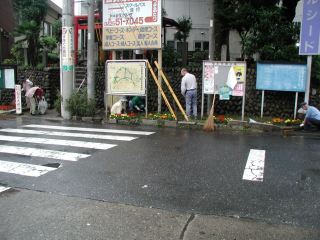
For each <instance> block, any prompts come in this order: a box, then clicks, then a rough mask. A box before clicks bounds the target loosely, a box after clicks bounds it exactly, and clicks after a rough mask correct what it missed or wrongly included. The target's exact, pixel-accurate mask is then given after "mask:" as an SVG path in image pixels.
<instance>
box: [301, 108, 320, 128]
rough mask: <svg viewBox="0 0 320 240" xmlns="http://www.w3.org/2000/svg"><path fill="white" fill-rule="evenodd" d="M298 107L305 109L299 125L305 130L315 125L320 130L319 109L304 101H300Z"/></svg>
mask: <svg viewBox="0 0 320 240" xmlns="http://www.w3.org/2000/svg"><path fill="white" fill-rule="evenodd" d="M300 107H301V108H302V109H303V110H305V111H306V116H305V118H304V121H303V124H301V126H303V127H304V129H306V130H308V129H310V128H311V126H315V127H317V128H318V129H319V130H320V111H319V110H318V109H317V108H316V107H313V106H309V105H308V103H306V102H303V103H301V105H300Z"/></svg>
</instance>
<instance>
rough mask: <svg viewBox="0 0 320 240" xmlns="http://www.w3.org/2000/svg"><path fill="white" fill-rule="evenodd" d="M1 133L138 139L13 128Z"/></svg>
mask: <svg viewBox="0 0 320 240" xmlns="http://www.w3.org/2000/svg"><path fill="white" fill-rule="evenodd" d="M0 132H9V133H22V134H35V135H48V136H59V137H78V138H91V139H105V140H117V141H132V140H134V139H137V138H136V137H128V136H117V135H99V134H85V133H69V132H51V131H40V130H26V129H12V128H5V129H0Z"/></svg>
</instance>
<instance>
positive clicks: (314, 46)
mask: <svg viewBox="0 0 320 240" xmlns="http://www.w3.org/2000/svg"><path fill="white" fill-rule="evenodd" d="M299 54H300V55H319V54H320V0H304V3H303V14H302V22H301V31H300V49H299Z"/></svg>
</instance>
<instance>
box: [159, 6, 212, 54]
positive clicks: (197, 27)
mask: <svg viewBox="0 0 320 240" xmlns="http://www.w3.org/2000/svg"><path fill="white" fill-rule="evenodd" d="M211 1H212V0H163V2H162V3H163V8H164V9H165V10H166V12H167V14H168V16H167V17H168V18H172V19H174V20H176V21H177V19H178V18H179V17H182V16H186V17H189V16H190V17H191V20H192V30H191V31H190V36H189V38H188V39H187V41H188V46H189V49H188V50H189V51H193V50H194V42H195V41H209V36H208V32H209V30H208V29H209V19H210V16H209V5H210V4H211ZM176 31H177V30H176V29H175V28H167V36H166V38H167V41H172V40H174V33H175V32H176ZM201 32H203V33H204V34H201Z"/></svg>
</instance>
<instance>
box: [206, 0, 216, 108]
mask: <svg viewBox="0 0 320 240" xmlns="http://www.w3.org/2000/svg"><path fill="white" fill-rule="evenodd" d="M214 2H215V0H211V3H210V1H209V18H210V20H209V56H208V59H209V60H211V61H213V60H214V51H215V38H214ZM214 91H215V89H214ZM211 99H212V96H211V95H209V94H208V97H207V113H208V114H209V111H210V108H211V102H212V101H211Z"/></svg>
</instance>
